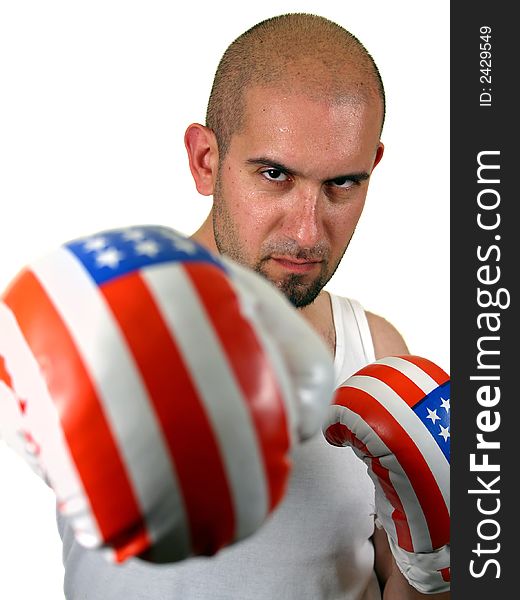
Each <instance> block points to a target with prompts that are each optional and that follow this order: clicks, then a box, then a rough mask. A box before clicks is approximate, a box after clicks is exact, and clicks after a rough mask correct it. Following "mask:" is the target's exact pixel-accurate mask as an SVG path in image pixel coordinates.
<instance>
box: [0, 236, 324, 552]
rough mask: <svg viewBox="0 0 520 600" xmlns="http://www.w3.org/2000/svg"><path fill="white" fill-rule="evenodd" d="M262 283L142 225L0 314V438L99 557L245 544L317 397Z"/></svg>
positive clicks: (45, 269)
mask: <svg viewBox="0 0 520 600" xmlns="http://www.w3.org/2000/svg"><path fill="white" fill-rule="evenodd" d="M333 378H334V374H333V361H332V356H331V355H330V352H329V351H328V349H327V348H326V346H325V345H324V343H323V342H322V341H321V339H320V338H319V336H318V335H317V334H316V333H315V332H314V331H313V330H312V329H311V328H310V326H309V325H308V324H307V323H306V322H305V321H304V320H303V318H302V317H300V316H299V315H298V313H297V311H296V310H294V309H293V308H292V306H290V304H289V302H288V301H287V300H286V298H285V297H284V296H283V295H282V294H281V292H279V291H278V290H277V289H276V288H275V287H274V286H272V285H271V284H270V283H268V282H267V281H265V280H263V279H262V278H261V277H260V276H259V275H257V274H255V273H253V272H250V271H248V270H247V269H245V268H244V267H240V266H238V265H236V264H235V263H233V262H231V261H230V260H227V259H224V258H219V257H216V256H213V255H212V254H210V253H209V252H208V251H207V250H205V249H204V248H203V247H201V246H200V245H198V244H196V243H195V242H193V241H191V240H189V239H187V238H185V237H184V236H182V235H180V234H178V233H177V232H175V231H173V230H171V229H168V228H165V227H158V226H143V227H132V228H123V229H118V230H111V231H106V232H101V233H99V234H96V235H93V236H90V237H87V238H83V239H80V240H74V241H72V242H69V243H66V244H64V245H63V246H62V247H60V248H58V249H56V250H55V251H53V252H51V253H49V254H48V255H47V256H45V257H43V258H41V259H40V260H37V261H36V262H35V263H34V264H32V265H30V266H29V267H27V268H25V269H24V270H23V271H22V272H21V273H20V274H19V275H18V276H17V278H16V279H15V280H14V281H13V282H12V284H11V285H10V287H9V288H8V289H7V291H6V292H5V293H4V294H3V295H2V297H1V302H0V423H1V429H2V432H3V436H4V438H5V439H6V440H7V441H8V443H9V444H11V445H12V446H13V448H14V449H15V450H17V451H18V452H19V453H20V454H21V455H22V456H23V457H24V458H25V459H26V460H27V461H28V462H29V464H30V465H31V466H32V467H33V468H34V469H35V470H36V471H37V472H38V473H39V474H40V475H41V476H42V478H44V479H45V481H46V482H47V483H48V484H49V485H50V486H51V487H52V488H53V490H54V492H55V494H56V497H57V506H58V509H59V511H60V512H61V513H62V514H63V515H64V516H65V517H66V518H67V519H68V520H69V521H70V523H71V525H72V528H73V530H74V532H75V536H76V538H77V540H78V542H79V543H81V544H82V545H84V546H86V547H89V548H97V549H100V550H101V551H104V552H105V553H106V554H108V555H109V556H110V558H111V560H113V561H115V562H123V561H124V560H126V559H127V558H128V557H130V556H139V557H141V558H144V559H146V560H149V561H152V562H173V561H176V560H181V559H184V558H186V557H188V556H194V555H211V554H214V553H215V552H217V551H218V550H219V549H221V548H223V547H225V546H227V545H229V544H232V543H234V542H236V541H238V540H240V539H242V538H244V537H247V536H248V535H250V534H252V533H253V532H254V531H256V530H257V529H258V528H259V527H260V526H261V525H262V523H263V522H264V521H265V519H266V518H267V516H268V515H269V514H270V513H271V512H272V511H273V510H274V509H275V508H276V506H277V504H278V503H279V501H280V500H281V498H282V497H283V494H284V490H285V488H286V484H287V480H288V476H289V474H290V470H291V451H292V448H293V447H294V445H295V444H297V443H299V442H300V441H303V440H305V439H306V438H308V437H310V436H312V435H314V434H315V433H316V432H318V431H319V429H320V426H321V423H322V420H323V417H324V414H325V412H326V409H327V407H328V405H329V404H330V401H331V399H332V397H333V393H334V380H333Z"/></svg>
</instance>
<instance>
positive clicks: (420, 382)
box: [323, 356, 450, 593]
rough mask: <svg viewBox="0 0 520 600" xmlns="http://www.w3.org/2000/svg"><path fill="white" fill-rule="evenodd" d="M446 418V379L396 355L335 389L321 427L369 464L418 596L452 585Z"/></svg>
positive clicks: (423, 362) (422, 362)
mask: <svg viewBox="0 0 520 600" xmlns="http://www.w3.org/2000/svg"><path fill="white" fill-rule="evenodd" d="M449 413H450V380H449V376H448V375H447V374H446V373H445V372H444V371H443V370H442V369H441V368H440V367H438V366H437V365H436V364H434V363H433V362H431V361H429V360H427V359H425V358H422V357H418V356H401V357H399V356H394V357H388V358H383V359H381V360H378V361H376V362H374V363H372V364H370V365H368V366H366V367H364V368H362V369H361V370H359V371H358V372H357V373H355V374H354V375H353V376H352V377H350V378H349V379H347V380H346V381H345V382H344V383H343V385H342V386H341V387H340V388H338V390H337V392H336V395H335V398H334V400H333V403H332V405H331V407H330V408H329V414H328V416H327V419H326V422H325V426H324V429H323V431H324V435H325V438H326V439H327V441H328V442H329V443H330V444H332V445H334V446H351V447H352V449H353V451H354V452H355V453H356V454H357V455H358V456H359V457H360V458H361V459H362V460H363V461H364V462H365V463H366V464H367V466H368V473H369V475H370V477H371V478H372V480H373V482H374V484H375V495H376V496H375V498H376V499H375V502H376V512H377V517H378V519H379V521H380V523H381V524H382V526H383V527H384V529H385V531H386V533H387V535H388V539H389V543H390V547H391V550H392V553H393V555H394V557H395V559H396V562H397V564H398V566H399V568H400V570H401V571H402V573H403V574H404V576H405V577H406V578H407V580H408V581H409V582H410V584H411V585H413V586H414V587H415V588H416V589H417V590H419V591H420V592H423V593H433V592H442V591H446V590H448V589H449V587H450V584H449V581H450V483H449V477H450V417H449Z"/></svg>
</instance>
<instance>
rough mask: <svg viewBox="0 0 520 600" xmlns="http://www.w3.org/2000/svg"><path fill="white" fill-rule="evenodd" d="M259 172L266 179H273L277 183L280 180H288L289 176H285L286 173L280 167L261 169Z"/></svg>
mask: <svg viewBox="0 0 520 600" xmlns="http://www.w3.org/2000/svg"><path fill="white" fill-rule="evenodd" d="M261 173H262V175H263V176H264V177H265V178H266V179H267V180H268V181H275V182H277V183H280V182H284V181H288V180H289V177H288V176H287V174H286V173H284V172H283V171H280V169H274V168H271V169H266V170H265V171H262V172H261Z"/></svg>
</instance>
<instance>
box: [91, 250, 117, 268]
mask: <svg viewBox="0 0 520 600" xmlns="http://www.w3.org/2000/svg"><path fill="white" fill-rule="evenodd" d="M123 258H124V254H123V253H122V252H119V251H118V250H117V249H116V248H107V249H106V250H103V252H100V253H99V254H98V255H97V256H96V263H97V265H98V267H110V268H112V269H115V268H116V267H117V266H118V265H119V263H120V262H121V260H123Z"/></svg>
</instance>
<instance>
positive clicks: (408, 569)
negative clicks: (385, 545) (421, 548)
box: [388, 536, 450, 594]
mask: <svg viewBox="0 0 520 600" xmlns="http://www.w3.org/2000/svg"><path fill="white" fill-rule="evenodd" d="M388 542H389V544H390V548H391V550H392V554H393V555H394V558H395V561H396V563H397V566H398V567H399V570H400V571H401V573H402V574H403V575H404V576H405V578H406V579H407V581H408V583H409V584H410V585H411V586H413V587H414V588H415V589H416V590H417V591H419V592H421V593H422V594H437V593H440V592H447V591H449V589H450V546H449V544H447V545H446V546H443V547H442V548H439V549H437V550H432V552H407V551H406V550H403V549H402V548H400V547H399V546H397V544H395V542H394V541H393V540H392V538H391V537H390V536H388Z"/></svg>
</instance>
